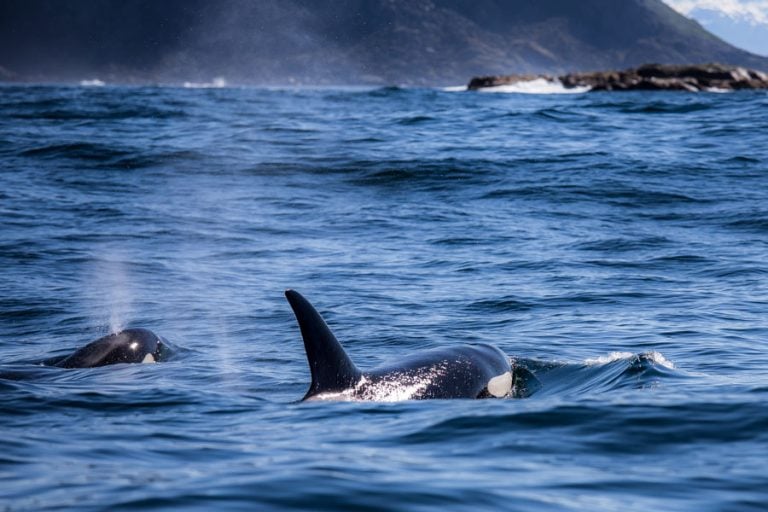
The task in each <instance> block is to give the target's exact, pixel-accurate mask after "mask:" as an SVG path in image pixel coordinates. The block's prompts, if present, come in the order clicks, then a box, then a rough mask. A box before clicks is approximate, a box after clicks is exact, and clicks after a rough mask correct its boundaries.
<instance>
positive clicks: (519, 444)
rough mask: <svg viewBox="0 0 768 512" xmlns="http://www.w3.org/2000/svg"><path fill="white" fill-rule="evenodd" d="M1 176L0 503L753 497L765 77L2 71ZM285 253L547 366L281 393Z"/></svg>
mask: <svg viewBox="0 0 768 512" xmlns="http://www.w3.org/2000/svg"><path fill="white" fill-rule="evenodd" d="M0 185H1V186H0V218H1V219H2V224H1V229H2V231H1V234H2V237H1V238H0V269H2V270H1V271H0V510H2V511H27V510H121V511H126V510H150V509H151V510H179V509H185V510H270V509H274V510H334V511H335V510H355V511H357V510H368V511H385V510H393V511H394V510H397V511H400V510H438V509H441V510H473V511H476V510H525V511H527V510H534V511H560V510H590V511H612V510H617V511H618V510H621V511H628V510H632V511H647V510H665V511H678V510H686V511H687V510H692V511H694V510H695V511H741V510H745V511H746V510H768V95H767V94H766V93H765V92H760V93H757V92H740V93H733V94H686V93H633V94H624V93H596V94H574V95H521V94H482V93H470V92H448V91H442V90H429V89H400V88H385V89H321V90H290V89H238V88H224V89H183V88H170V87H166V88H161V87H149V88H121V87H100V88H86V87H32V86H28V87H16V86H4V87H2V88H0ZM289 287H292V288H295V289H297V290H299V291H300V292H302V293H303V294H304V295H305V296H307V297H308V298H309V299H310V300H312V301H313V302H314V304H315V305H316V306H317V308H318V309H319V310H320V311H321V312H322V313H323V314H324V315H325V317H326V319H327V320H328V322H329V324H330V325H331V326H332V327H333V329H334V331H335V333H336V335H337V337H338V338H339V339H340V340H341V341H342V343H344V344H345V346H346V347H347V349H348V351H349V353H350V355H351V356H352V358H353V359H354V360H355V361H356V363H357V364H358V366H360V367H362V368H367V367H372V366H375V365H377V364H379V363H382V362H386V361H392V360H394V361H397V359H398V358H399V357H402V356H403V355H405V354H409V353H413V352H416V351H419V350H422V349H424V348H433V347H443V346H448V345H452V344H461V343H465V342H486V343H491V344H495V345H497V346H498V347H500V348H501V349H502V350H503V351H504V352H506V353H508V354H509V355H510V357H512V358H514V360H515V362H516V364H518V365H520V366H521V367H525V368H528V369H530V370H531V371H532V372H534V373H535V374H536V375H537V377H538V378H539V380H540V382H541V388H540V389H539V390H538V391H537V392H535V393H534V394H533V395H531V396H530V397H528V398H520V399H503V400H492V399H488V400H435V401H409V402H393V403H373V402H351V403H350V402H319V403H318V402H313V403H299V402H298V400H300V398H301V397H302V395H303V394H304V392H305V391H306V389H307V387H308V384H309V371H308V367H307V362H306V359H305V355H304V349H303V345H302V342H301V337H300V334H299V331H298V328H297V326H296V324H295V320H294V318H293V315H292V313H291V310H290V308H289V306H288V304H287V303H286V301H285V298H284V296H283V290H284V289H286V288H289ZM126 326H133V327H146V328H149V329H152V330H153V331H155V332H157V333H158V334H161V335H162V336H164V337H166V338H167V339H168V340H170V342H171V343H172V344H173V345H174V347H175V350H174V352H173V354H172V355H171V357H170V358H169V360H168V361H166V362H162V363H159V364H154V365H151V364H144V365H127V364H123V365H115V366H106V367H101V368H93V369H61V368H55V367H47V366H42V365H41V361H43V360H44V359H46V358H48V357H53V356H60V355H64V354H67V353H69V352H71V351H72V350H74V349H75V348H76V347H79V346H82V345H84V344H85V343H87V342H89V341H91V340H93V339H95V338H98V337H99V336H101V335H104V334H106V333H108V332H110V331H113V330H117V329H120V328H122V327H126Z"/></svg>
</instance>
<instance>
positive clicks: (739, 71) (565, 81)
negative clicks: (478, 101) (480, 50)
mask: <svg viewBox="0 0 768 512" xmlns="http://www.w3.org/2000/svg"><path fill="white" fill-rule="evenodd" d="M533 80H545V81H547V82H552V83H559V84H562V86H563V87H565V88H566V89H575V88H586V89H587V90H589V91H691V92H698V91H734V90H740V89H768V74H766V73H763V72H761V71H756V70H753V69H747V68H743V67H738V66H726V65H722V64H702V65H663V64H645V65H642V66H640V67H637V68H631V69H627V70H624V71H596V72H590V73H568V74H565V75H561V76H554V75H544V74H539V75H530V74H528V75H500V76H483V77H475V78H473V79H472V80H470V82H469V85H468V86H467V88H468V89H469V90H478V89H485V88H489V87H499V86H507V85H515V84H519V83H522V82H530V81H533Z"/></svg>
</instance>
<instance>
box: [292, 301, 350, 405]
mask: <svg viewBox="0 0 768 512" xmlns="http://www.w3.org/2000/svg"><path fill="white" fill-rule="evenodd" d="M285 297H286V298H287V299H288V302H289V303H290V305H291V308H293V314H294V315H296V321H297V322H298V323H299V328H300V329H301V336H302V337H303V338H304V349H305V350H306V351H307V361H308V362H309V370H310V372H312V384H311V386H310V387H309V391H307V394H306V395H305V396H304V399H307V398H309V397H311V396H314V395H317V394H319V393H324V392H328V391H330V392H338V391H343V390H345V389H348V388H350V387H352V386H353V385H354V384H355V383H356V382H357V381H358V380H359V379H360V376H361V374H360V371H359V370H358V369H357V367H356V366H355V363H353V362H352V360H351V359H350V358H349V356H348V355H347V353H346V352H345V351H344V347H342V346H341V343H339V342H338V340H336V337H335V336H334V335H333V333H332V332H331V330H330V329H329V328H328V325H327V324H326V323H325V320H323V317H322V316H320V313H318V312H317V311H316V310H315V308H314V307H313V306H312V304H310V303H309V301H308V300H307V299H305V298H304V297H302V295H301V294H300V293H299V292H296V291H294V290H286V291H285Z"/></svg>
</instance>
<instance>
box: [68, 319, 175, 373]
mask: <svg viewBox="0 0 768 512" xmlns="http://www.w3.org/2000/svg"><path fill="white" fill-rule="evenodd" d="M165 351H166V343H165V340H163V339H162V338H161V337H160V336H158V335H156V334H155V333H153V332H152V331H149V330H147V329H125V330H123V331H120V332H117V333H113V334H109V335H107V336H104V337H102V338H99V339H98V340H96V341H93V342H91V343H89V344H87V345H86V346H84V347H82V348H80V349H78V350H76V351H75V352H74V353H73V354H71V355H70V356H67V357H65V358H64V359H62V360H61V361H59V362H57V363H56V366H58V367H60V368H93V367H96V366H105V365H108V364H118V363H155V362H157V361H159V360H160V358H161V357H162V356H163V354H164V352H165Z"/></svg>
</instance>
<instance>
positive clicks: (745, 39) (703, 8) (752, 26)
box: [664, 0, 768, 56]
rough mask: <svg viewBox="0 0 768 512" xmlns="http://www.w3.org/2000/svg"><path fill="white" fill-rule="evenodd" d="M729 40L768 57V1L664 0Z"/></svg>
mask: <svg viewBox="0 0 768 512" xmlns="http://www.w3.org/2000/svg"><path fill="white" fill-rule="evenodd" d="M664 1H665V2H666V3H667V4H669V5H670V6H672V7H673V8H674V9H676V10H677V11H679V12H681V13H683V14H685V15H686V16H688V17H690V18H693V19H695V20H696V21H698V22H699V23H701V24H702V25H703V26H704V27H705V28H706V29H708V30H709V31H710V32H712V33H714V34H716V35H717V36H719V37H720V38H722V39H724V40H726V41H728V42H729V43H731V44H733V45H735V46H738V47H740V48H744V49H745V50H749V51H751V52H753V53H757V54H759V55H766V56H768V0H664Z"/></svg>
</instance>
